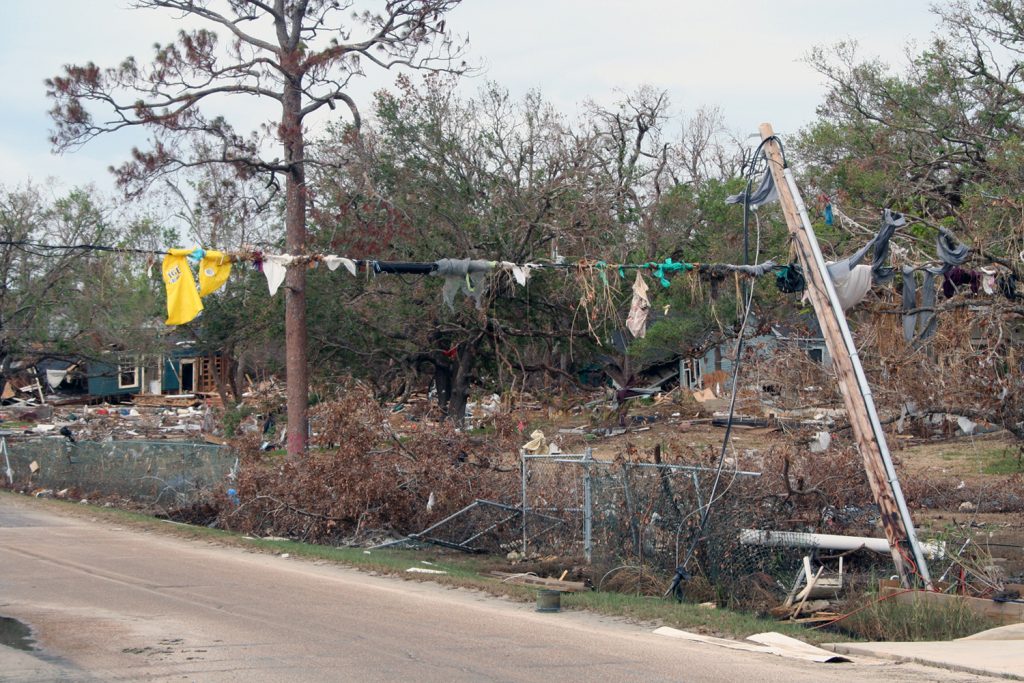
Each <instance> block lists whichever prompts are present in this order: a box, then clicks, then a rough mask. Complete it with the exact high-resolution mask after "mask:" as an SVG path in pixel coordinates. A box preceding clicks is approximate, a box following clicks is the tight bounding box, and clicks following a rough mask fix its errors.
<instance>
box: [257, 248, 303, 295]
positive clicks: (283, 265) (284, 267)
mask: <svg viewBox="0 0 1024 683" xmlns="http://www.w3.org/2000/svg"><path fill="white" fill-rule="evenodd" d="M294 260H295V257H294V256H292V255H291V254H268V255H266V256H264V257H263V274H264V275H266V276H267V288H268V289H269V290H270V296H274V295H275V294H277V290H278V288H279V287H280V286H281V283H282V282H284V276H285V274H286V273H287V272H288V266H290V265H291V263H292V261H294Z"/></svg>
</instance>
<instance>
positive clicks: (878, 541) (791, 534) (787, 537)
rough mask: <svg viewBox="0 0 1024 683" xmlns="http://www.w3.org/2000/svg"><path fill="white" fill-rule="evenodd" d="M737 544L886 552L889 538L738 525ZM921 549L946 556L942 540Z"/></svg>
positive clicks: (928, 554)
mask: <svg viewBox="0 0 1024 683" xmlns="http://www.w3.org/2000/svg"><path fill="white" fill-rule="evenodd" d="M740 545H758V546H766V547H767V546H777V547H785V548H824V549H826V550H859V549H861V548H863V549H864V550H870V551H872V552H876V553H883V554H886V553H889V552H890V549H889V541H888V540H887V539H884V538H871V537H869V536H838V535H836V534H811V533H806V532H802V531H771V530H768V529H740ZM920 546H921V552H922V553H924V555H925V557H927V558H928V559H939V560H941V559H942V558H943V557H945V556H946V544H945V543H941V542H939V543H930V542H924V543H921V544H920Z"/></svg>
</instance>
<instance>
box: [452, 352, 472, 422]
mask: <svg viewBox="0 0 1024 683" xmlns="http://www.w3.org/2000/svg"><path fill="white" fill-rule="evenodd" d="M475 360H476V343H470V344H463V345H462V346H461V347H460V348H459V359H458V364H457V365H456V368H455V377H454V378H453V380H452V389H451V399H450V400H449V401H448V419H450V420H451V421H452V423H453V424H454V425H455V426H456V427H460V428H461V427H462V426H464V425H465V422H466V402H467V401H468V400H469V378H470V373H471V372H472V370H473V364H474V361H475Z"/></svg>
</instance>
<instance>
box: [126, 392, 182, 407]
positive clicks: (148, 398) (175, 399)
mask: <svg viewBox="0 0 1024 683" xmlns="http://www.w3.org/2000/svg"><path fill="white" fill-rule="evenodd" d="M132 403H133V404H135V405H137V406H147V407H152V408H157V407H165V408H188V407H189V406H194V405H195V404H196V403H198V400H197V399H196V397H195V396H163V395H160V394H136V395H135V396H132Z"/></svg>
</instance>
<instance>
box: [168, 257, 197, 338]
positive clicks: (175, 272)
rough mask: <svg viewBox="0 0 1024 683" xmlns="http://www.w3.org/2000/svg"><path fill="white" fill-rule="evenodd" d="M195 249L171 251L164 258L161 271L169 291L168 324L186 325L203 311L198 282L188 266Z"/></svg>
mask: <svg viewBox="0 0 1024 683" xmlns="http://www.w3.org/2000/svg"><path fill="white" fill-rule="evenodd" d="M194 251H195V249H170V250H168V252H167V255H166V256H164V261H163V265H162V266H161V270H162V272H163V280H164V286H165V288H166V289H167V321H166V322H167V324H168V325H184V324H185V323H187V322H191V321H192V320H193V319H194V318H195V317H196V316H197V315H199V312H200V311H202V310H203V302H202V301H200V299H199V292H198V291H197V290H196V281H195V278H193V277H192V269H191V268H189V265H188V257H189V255H190V254H192V253H193V252H194Z"/></svg>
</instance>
